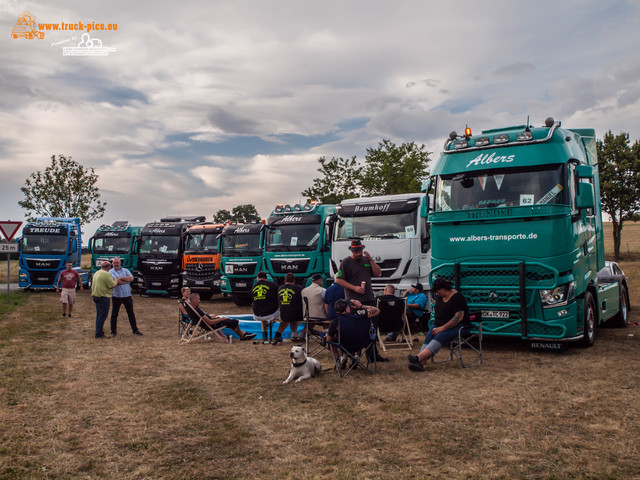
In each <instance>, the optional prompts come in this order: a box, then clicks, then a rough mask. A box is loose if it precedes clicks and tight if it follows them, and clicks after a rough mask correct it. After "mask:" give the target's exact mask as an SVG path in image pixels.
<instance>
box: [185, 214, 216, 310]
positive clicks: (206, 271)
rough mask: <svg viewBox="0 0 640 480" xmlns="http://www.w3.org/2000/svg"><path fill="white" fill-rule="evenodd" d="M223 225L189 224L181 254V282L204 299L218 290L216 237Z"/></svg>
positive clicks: (207, 298) (209, 297)
mask: <svg viewBox="0 0 640 480" xmlns="http://www.w3.org/2000/svg"><path fill="white" fill-rule="evenodd" d="M224 227H225V225H224V224H220V223H209V222H207V223H200V224H196V225H192V226H191V227H189V229H188V230H187V233H186V238H185V247H184V255H183V256H182V270H183V272H182V275H183V280H182V284H183V285H184V286H185V287H189V288H190V289H191V291H192V292H197V293H199V294H200V297H201V298H202V299H204V300H209V299H211V297H212V296H213V295H214V294H216V293H220V276H221V274H220V251H219V250H218V237H219V236H220V234H221V233H222V229H223V228H224Z"/></svg>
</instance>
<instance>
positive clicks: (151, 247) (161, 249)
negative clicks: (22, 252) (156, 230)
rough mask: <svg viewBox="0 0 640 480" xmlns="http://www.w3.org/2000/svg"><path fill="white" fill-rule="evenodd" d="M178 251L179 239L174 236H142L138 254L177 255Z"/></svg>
mask: <svg viewBox="0 0 640 480" xmlns="http://www.w3.org/2000/svg"><path fill="white" fill-rule="evenodd" d="M179 249H180V237H179V236H177V235H175V236H171V235H142V237H141V238H140V253H142V254H150V253H168V254H172V255H177V253H178V250H179Z"/></svg>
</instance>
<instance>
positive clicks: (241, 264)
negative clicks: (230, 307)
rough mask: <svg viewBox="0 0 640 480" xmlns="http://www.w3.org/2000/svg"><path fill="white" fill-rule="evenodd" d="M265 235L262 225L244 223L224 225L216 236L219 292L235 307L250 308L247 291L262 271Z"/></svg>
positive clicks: (249, 294) (249, 290)
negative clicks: (218, 257)
mask: <svg viewBox="0 0 640 480" xmlns="http://www.w3.org/2000/svg"><path fill="white" fill-rule="evenodd" d="M265 233H266V226H265V224H264V223H247V224H236V225H227V226H226V227H224V229H223V230H222V234H221V235H220V243H219V248H220V262H221V265H222V266H221V270H222V277H221V282H220V288H221V290H222V292H223V293H227V294H231V298H232V299H233V301H234V302H235V304H236V305H238V306H247V305H251V301H252V298H251V288H252V287H253V283H254V281H255V279H256V275H257V274H258V272H259V271H260V270H264V259H263V257H262V254H263V251H264V242H265V237H266V235H265Z"/></svg>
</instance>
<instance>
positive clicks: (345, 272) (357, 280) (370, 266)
mask: <svg viewBox="0 0 640 480" xmlns="http://www.w3.org/2000/svg"><path fill="white" fill-rule="evenodd" d="M349 250H351V256H349V257H346V258H345V259H343V260H342V262H341V263H340V269H339V270H338V273H337V274H336V283H337V284H339V285H342V286H343V287H344V289H345V295H346V298H347V300H358V301H359V302H361V303H363V304H364V305H371V306H372V305H373V304H374V303H375V297H374V295H373V288H372V286H371V277H372V276H373V277H379V276H380V274H381V273H382V270H380V267H379V266H378V265H377V264H376V262H374V261H373V258H371V255H370V254H369V252H364V245H363V244H362V243H361V242H360V240H352V241H351V246H350V247H349Z"/></svg>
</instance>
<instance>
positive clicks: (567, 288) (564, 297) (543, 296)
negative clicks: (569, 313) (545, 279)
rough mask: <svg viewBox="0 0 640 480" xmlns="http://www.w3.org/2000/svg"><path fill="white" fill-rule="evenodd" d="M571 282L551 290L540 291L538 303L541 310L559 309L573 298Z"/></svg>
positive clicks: (573, 285) (572, 284)
mask: <svg viewBox="0 0 640 480" xmlns="http://www.w3.org/2000/svg"><path fill="white" fill-rule="evenodd" d="M574 287H575V284H574V283H573V282H571V283H568V284H566V285H560V286H559V287H557V288H554V289H552V290H540V301H541V302H542V308H551V307H561V306H563V305H566V304H567V303H568V302H569V301H570V300H573V298H574Z"/></svg>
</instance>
